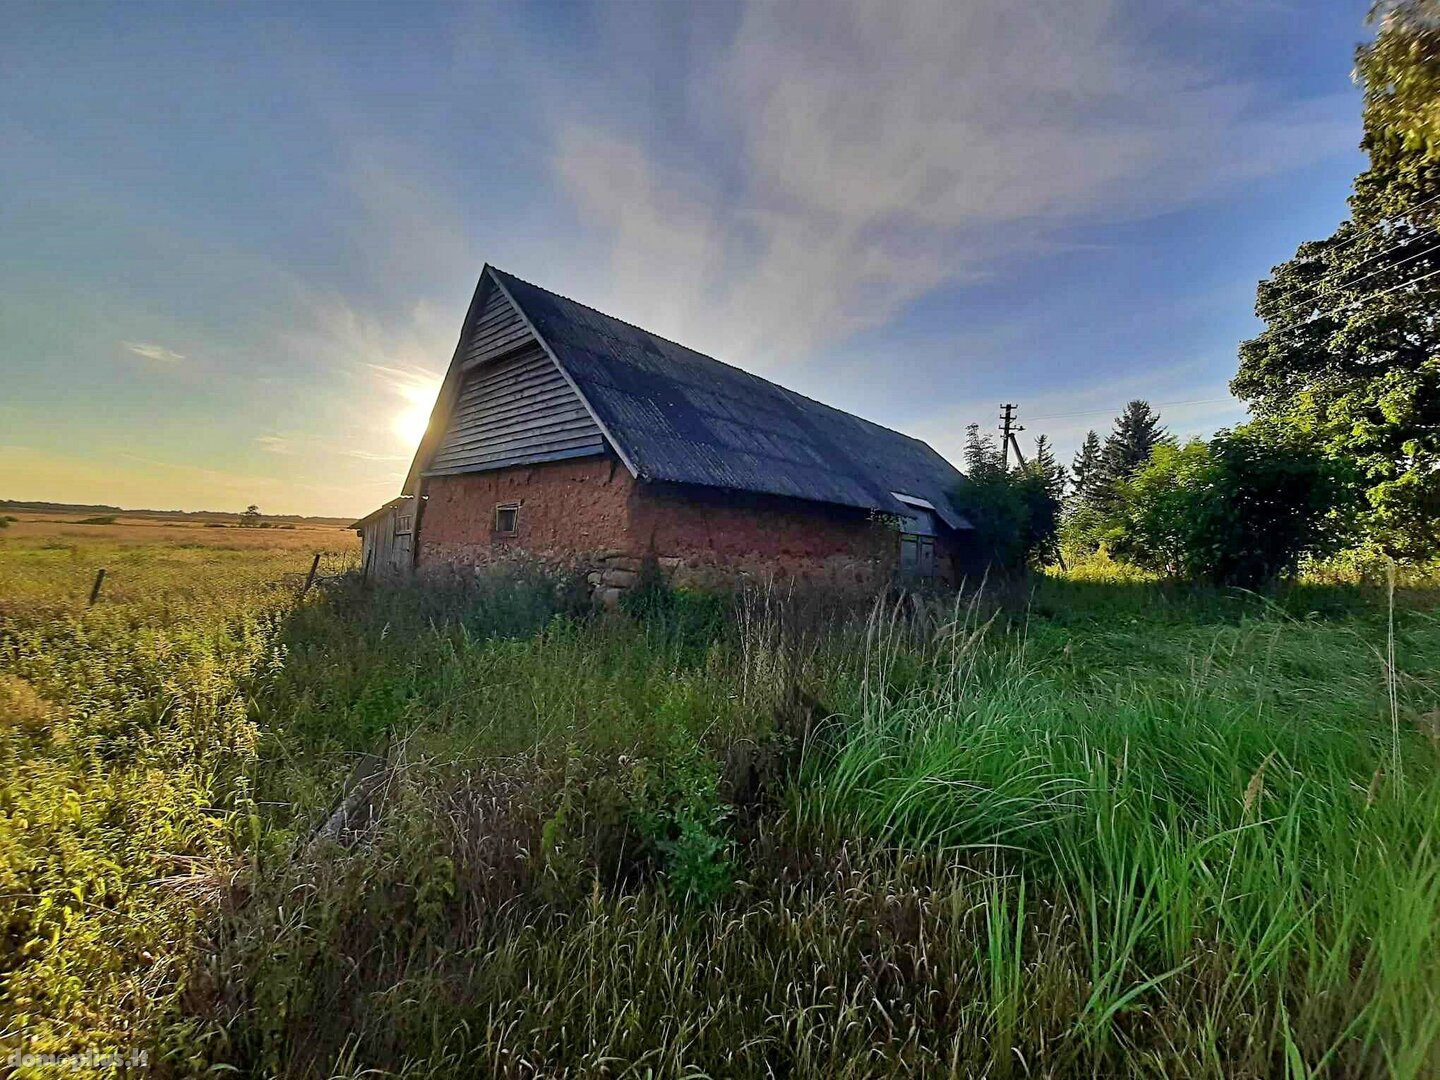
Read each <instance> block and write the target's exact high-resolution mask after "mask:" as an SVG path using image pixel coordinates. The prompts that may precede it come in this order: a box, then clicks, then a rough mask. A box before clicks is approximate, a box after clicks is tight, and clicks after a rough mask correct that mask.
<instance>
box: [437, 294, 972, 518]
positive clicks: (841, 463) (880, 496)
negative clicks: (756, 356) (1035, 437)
mask: <svg viewBox="0 0 1440 1080" xmlns="http://www.w3.org/2000/svg"><path fill="white" fill-rule="evenodd" d="M487 278H488V279H489V282H490V283H493V284H494V285H498V286H499V287H500V289H501V290H503V292H504V293H505V294H506V295H507V296H508V297H509V298H510V299H511V301H512V302H513V303H514V305H515V307H516V308H517V309H518V310H519V311H520V313H521V314H522V315H523V317H524V318H525V320H526V322H528V323H529V325H530V327H531V328H532V329H533V330H534V332H535V335H536V337H537V338H538V339H539V341H540V342H541V344H542V345H543V346H544V347H545V350H546V351H547V352H548V353H549V354H550V355H551V357H552V358H553V359H554V360H555V363H556V364H557V366H558V367H559V368H560V370H561V372H562V373H563V374H564V375H565V377H566V378H567V379H568V380H569V382H570V383H571V384H572V385H573V386H574V387H575V389H576V391H577V392H578V393H579V395H580V397H581V399H582V400H583V401H584V403H585V406H586V408H587V409H588V410H589V411H590V413H591V415H592V416H593V417H594V419H595V421H596V423H597V424H598V425H599V427H600V428H601V430H602V431H603V432H604V434H605V436H606V438H607V439H608V440H609V441H610V443H611V444H612V445H613V447H614V449H615V451H616V453H617V454H618V455H619V456H620V458H621V459H622V460H623V461H624V462H625V464H626V466H627V467H628V468H629V469H630V471H631V472H632V473H634V474H635V476H636V477H637V478H638V479H640V480H644V481H659V482H670V483H677V484H692V485H699V486H703V487H712V488H719V489H724V490H732V491H748V492H757V493H762V494H769V495H782V496H789V497H791V498H797V499H806V500H810V501H814V502H825V503H836V504H839V505H842V506H853V507H858V508H861V509H870V510H880V511H883V512H887V513H897V514H904V513H914V511H913V510H910V509H909V508H908V507H907V506H906V505H905V504H903V503H901V502H900V501H898V500H897V499H896V498H895V496H894V494H892V493H895V492H899V493H902V494H904V495H909V496H912V497H916V498H919V499H923V500H926V501H928V502H930V503H932V504H933V505H934V507H935V512H936V514H937V516H938V517H939V518H940V519H941V520H942V521H944V522H945V524H947V525H949V526H950V527H951V528H957V529H960V528H968V527H969V522H967V521H966V520H965V518H964V517H963V516H962V515H961V514H960V513H959V512H958V511H957V509H956V508H955V506H954V503H953V502H952V498H951V496H952V494H953V493H954V491H955V490H956V489H957V488H958V487H960V485H962V484H963V483H964V482H965V478H964V476H963V475H962V474H961V473H960V472H959V470H957V469H956V468H955V467H954V466H953V465H951V464H950V463H949V462H948V461H946V460H945V459H944V458H943V457H941V456H940V455H939V454H937V453H936V452H935V451H934V450H933V449H931V448H930V447H929V446H928V445H927V444H926V443H923V442H921V441H920V440H919V439H913V438H911V437H910V436H908V435H902V434H900V433H899V432H898V431H892V430H891V429H889V428H886V427H881V426H880V425H879V424H874V423H871V422H870V421H869V420H862V419H861V418H860V417H858V416H853V415H851V414H850V413H846V412H841V411H840V410H839V409H834V408H831V407H830V406H828V405H823V404H821V403H820V402H818V401H814V400H812V399H810V398H807V397H805V396H804V395H802V394H797V393H795V392H794V391H793V390H787V389H786V388H785V387H783V386H779V385H777V384H775V383H773V382H770V381H769V380H767V379H762V378H760V377H759V376H757V375H752V374H750V373H749V372H746V371H742V370H740V369H739V368H736V367H731V366H730V365H729V364H725V363H722V362H720V361H719V360H715V359H713V358H712V357H709V356H706V355H704V354H703V353H698V352H696V351H695V350H693V349H687V348H686V347H685V346H683V345H678V344H676V343H675V342H673V341H668V340H666V339H665V338H662V337H660V336H659V335H657V334H652V333H650V332H649V331H647V330H642V329H641V328H639V327H638V326H632V325H631V324H629V323H626V322H622V321H621V320H619V319H616V318H612V317H611V316H609V315H606V314H604V313H602V312H599V311H596V310H595V309H594V308H589V307H586V306H585V305H583V304H578V303H576V302H575V301H573V300H570V299H567V298H566V297H563V296H558V295H556V294H555V293H552V292H549V291H548V290H546V289H542V288H540V287H539V286H538V285H532V284H531V283H529V282H527V281H523V280H521V279H520V278H517V277H514V276H513V275H511V274H507V273H505V272H503V271H501V270H497V269H495V268H494V267H491V266H487V267H486V268H485V270H484V272H483V273H482V275H481V281H480V286H479V288H478V289H477V297H478V296H479V293H480V291H481V290H484V289H486V286H487ZM472 307H473V305H472ZM462 344H463V343H462ZM423 450H424V447H423V445H422V451H423ZM416 464H417V468H418V467H419V466H420V465H421V463H420V462H419V461H418V460H417V463H416ZM414 475H418V473H417V472H416V470H415V469H412V476H414Z"/></svg>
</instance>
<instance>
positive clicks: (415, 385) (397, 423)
mask: <svg viewBox="0 0 1440 1080" xmlns="http://www.w3.org/2000/svg"><path fill="white" fill-rule="evenodd" d="M397 389H398V390H399V392H400V396H401V397H403V398H404V399H405V405H404V407H403V408H402V409H401V410H400V411H399V412H398V413H396V414H395V417H394V419H392V420H391V421H390V430H391V431H393V432H394V433H395V435H396V437H397V438H398V439H400V440H401V441H402V442H404V443H405V444H406V445H407V446H419V445H420V440H421V439H422V438H424V437H425V429H426V428H427V427H428V426H429V425H430V407H431V406H432V405H433V404H434V403H435V395H436V393H438V392H439V389H440V382H439V380H438V379H435V380H430V379H427V380H423V381H422V380H418V379H417V380H415V381H414V382H409V383H406V384H404V385H402V386H400V387H398V388H397Z"/></svg>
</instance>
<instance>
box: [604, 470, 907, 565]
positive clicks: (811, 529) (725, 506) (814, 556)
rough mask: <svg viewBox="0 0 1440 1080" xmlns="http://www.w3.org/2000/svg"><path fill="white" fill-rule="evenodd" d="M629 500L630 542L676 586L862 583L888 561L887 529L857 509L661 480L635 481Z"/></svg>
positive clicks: (891, 547) (891, 552)
mask: <svg viewBox="0 0 1440 1080" xmlns="http://www.w3.org/2000/svg"><path fill="white" fill-rule="evenodd" d="M630 504H631V534H632V537H633V541H634V543H635V544H636V545H637V547H638V548H639V550H641V551H645V552H650V551H653V552H654V553H655V554H656V555H657V556H659V558H660V560H661V564H662V565H663V566H665V567H666V568H667V570H669V571H671V573H672V574H673V576H674V578H675V580H676V581H677V583H679V584H719V583H723V582H725V581H733V580H734V579H735V578H736V576H737V575H740V574H747V575H767V576H775V577H778V578H781V579H785V578H798V579H804V580H813V581H824V582H827V583H830V584H835V585H867V584H869V583H871V582H872V581H874V580H875V579H876V576H877V574H885V573H888V572H889V570H890V567H891V565H892V563H893V561H894V550H895V536H894V533H892V532H889V531H888V530H886V529H885V528H884V527H883V526H881V525H878V524H877V523H876V522H874V521H872V520H870V516H869V514H867V513H866V512H865V511H863V510H850V509H847V508H842V507H830V506H824V505H821V504H818V503H807V502H803V501H801V500H798V499H782V498H775V497H768V496H761V495H747V494H744V493H734V492H723V493H721V492H709V491H704V490H692V489H676V488H672V487H667V486H661V485H645V486H639V485H637V487H636V489H635V491H634V492H633V494H632V495H631V499H630Z"/></svg>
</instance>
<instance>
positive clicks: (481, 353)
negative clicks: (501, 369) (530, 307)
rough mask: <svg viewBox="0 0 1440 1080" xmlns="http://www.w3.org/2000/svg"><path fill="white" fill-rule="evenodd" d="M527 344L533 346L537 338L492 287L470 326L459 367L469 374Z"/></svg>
mask: <svg viewBox="0 0 1440 1080" xmlns="http://www.w3.org/2000/svg"><path fill="white" fill-rule="evenodd" d="M527 342H528V343H532V344H533V343H534V342H535V338H534V337H533V336H532V335H531V333H530V330H529V328H528V327H526V325H525V320H524V319H523V318H522V317H521V315H520V312H518V311H516V310H515V305H514V304H512V303H510V301H509V300H507V299H506V298H505V294H504V293H502V292H501V291H500V290H499V289H496V288H493V287H492V288H491V289H490V295H489V296H488V297H486V299H485V303H484V304H483V305H481V307H480V310H479V311H477V312H476V313H475V320H474V322H472V323H471V325H470V337H469V340H468V341H467V342H466V343H465V348H464V350H463V351H462V352H461V354H460V366H461V367H462V368H463V369H465V370H469V369H470V368H472V367H475V366H476V365H477V364H483V363H485V362H486V361H487V360H493V359H495V358H496V357H497V356H503V355H504V354H505V353H507V352H509V351H510V350H512V349H514V348H516V347H517V346H519V345H522V344H525V343H527Z"/></svg>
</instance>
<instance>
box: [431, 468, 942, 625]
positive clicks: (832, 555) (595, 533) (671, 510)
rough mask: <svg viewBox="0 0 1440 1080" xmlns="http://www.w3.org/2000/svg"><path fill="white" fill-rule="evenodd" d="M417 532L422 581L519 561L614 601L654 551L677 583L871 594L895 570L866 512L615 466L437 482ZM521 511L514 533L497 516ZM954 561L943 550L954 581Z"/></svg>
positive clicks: (882, 531)
mask: <svg viewBox="0 0 1440 1080" xmlns="http://www.w3.org/2000/svg"><path fill="white" fill-rule="evenodd" d="M426 492H427V494H428V495H429V499H428V500H427V501H426V503H425V507H424V510H423V516H422V519H421V523H420V536H419V542H420V549H419V560H418V565H419V568H420V570H421V571H422V572H426V571H432V572H433V571H437V570H445V569H467V568H473V567H477V566H485V565H488V564H491V563H494V562H496V561H499V560H501V559H504V558H505V557H506V556H509V555H512V554H514V553H516V552H522V551H523V552H525V553H527V554H529V555H533V556H538V557H539V558H541V559H544V560H546V561H548V562H552V563H555V564H557V565H570V566H576V567H578V568H579V569H582V570H585V571H589V572H590V574H589V577H590V583H591V585H592V586H593V587H594V588H595V589H596V590H597V594H599V595H602V597H603V598H604V599H606V600H607V602H609V601H613V600H614V599H615V598H616V596H617V595H618V590H620V589H624V588H627V587H629V586H630V585H631V584H633V583H634V579H635V576H636V575H635V571H636V570H638V568H639V562H640V559H641V558H643V557H644V556H646V555H649V554H653V555H655V556H657V557H658V558H659V560H660V564H661V566H662V567H663V568H664V569H665V571H666V572H667V574H668V575H669V576H670V577H671V579H672V580H673V581H674V582H675V583H676V584H680V585H725V584H733V583H734V582H735V581H736V580H737V579H738V578H740V577H742V576H749V577H774V578H777V579H779V580H782V581H783V580H788V579H798V580H804V581H811V582H817V583H824V584H828V585H833V586H839V587H846V586H852V587H862V588H863V587H867V586H870V585H872V584H875V583H876V582H878V581H880V580H882V579H884V578H885V577H887V576H888V575H889V574H890V573H891V572H892V570H893V569H894V567H895V562H896V559H897V556H898V541H897V538H896V535H895V533H894V532H893V531H892V530H891V529H889V528H887V527H885V526H884V525H881V524H879V523H877V522H875V521H873V520H871V518H870V515H869V514H868V513H866V512H865V511H863V510H858V509H850V508H846V507H834V506H826V505H823V504H818V503H809V502H804V501H802V500H798V499H783V498H778V497H772V496H762V495H749V494H745V493H735V492H716V491H708V490H706V489H696V488H681V487H676V486H674V485H661V484H638V483H636V482H635V481H634V480H633V479H632V478H631V476H630V474H629V472H628V471H627V470H626V469H625V466H624V465H622V464H621V463H620V462H619V461H617V460H615V459H614V458H610V457H603V458H601V457H595V458H583V459H579V460H575V461H561V462H551V463H547V464H541V465H526V466H517V467H515V468H510V469H497V470H494V471H491V472H480V473H463V474H459V475H455V476H437V477H432V478H431V479H430V480H429V481H427V486H426ZM510 502H514V503H519V504H520V512H519V514H518V516H517V521H516V525H517V531H516V535H514V536H504V535H498V534H496V533H495V532H494V523H495V507H496V505H497V504H500V503H510ZM952 554H953V552H952V551H951V550H950V548H949V547H948V546H946V545H944V543H943V542H942V545H941V547H940V548H939V550H937V555H938V556H939V558H938V560H937V562H938V568H939V569H940V572H941V575H942V577H945V578H950V577H951V576H952V575H951V574H950V570H951V565H952V559H951V558H950V556H951V555H952Z"/></svg>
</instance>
